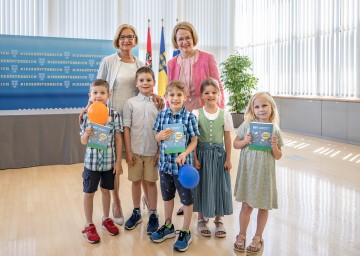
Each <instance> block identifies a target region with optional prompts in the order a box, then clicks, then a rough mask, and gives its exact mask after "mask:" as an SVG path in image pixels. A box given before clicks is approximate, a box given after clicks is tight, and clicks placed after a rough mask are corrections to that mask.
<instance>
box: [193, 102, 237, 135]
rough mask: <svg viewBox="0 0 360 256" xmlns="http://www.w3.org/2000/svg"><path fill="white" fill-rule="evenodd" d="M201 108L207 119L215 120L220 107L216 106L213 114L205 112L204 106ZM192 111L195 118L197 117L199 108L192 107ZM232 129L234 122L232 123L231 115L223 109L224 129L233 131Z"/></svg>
mask: <svg viewBox="0 0 360 256" xmlns="http://www.w3.org/2000/svg"><path fill="white" fill-rule="evenodd" d="M202 109H203V110H204V115H205V116H206V118H207V119H209V120H215V119H216V118H217V117H218V115H219V109H220V108H218V109H217V111H216V113H214V114H211V113H208V112H206V110H205V108H204V107H203V108H202ZM192 113H193V114H194V115H195V116H196V119H199V110H198V109H194V110H193V111H192ZM233 130H234V124H233V120H232V116H231V114H230V113H229V112H227V111H225V112H224V131H226V132H228V131H233Z"/></svg>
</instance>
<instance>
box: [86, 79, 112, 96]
mask: <svg viewBox="0 0 360 256" xmlns="http://www.w3.org/2000/svg"><path fill="white" fill-rule="evenodd" d="M95 86H104V87H105V88H106V90H107V92H108V93H109V92H110V85H109V83H108V82H107V81H106V80H104V79H96V80H94V81H93V82H92V83H91V85H90V91H91V89H92V88H93V87H95Z"/></svg>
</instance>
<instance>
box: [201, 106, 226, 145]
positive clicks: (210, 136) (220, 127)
mask: <svg viewBox="0 0 360 256" xmlns="http://www.w3.org/2000/svg"><path fill="white" fill-rule="evenodd" d="M199 131H200V136H199V141H200V142H210V143H219V144H220V143H223V141H224V110H223V109H219V115H218V117H217V118H216V119H215V120H209V119H207V118H206V116H205V114H204V109H202V108H199Z"/></svg>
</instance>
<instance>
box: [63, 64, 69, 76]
mask: <svg viewBox="0 0 360 256" xmlns="http://www.w3.org/2000/svg"><path fill="white" fill-rule="evenodd" d="M64 72H65V73H66V74H68V73H69V72H70V66H64Z"/></svg>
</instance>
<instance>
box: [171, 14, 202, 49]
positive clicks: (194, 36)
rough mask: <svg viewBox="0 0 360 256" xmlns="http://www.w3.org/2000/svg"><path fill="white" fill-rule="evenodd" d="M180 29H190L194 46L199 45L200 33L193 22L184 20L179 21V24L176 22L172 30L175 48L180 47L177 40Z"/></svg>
mask: <svg viewBox="0 0 360 256" xmlns="http://www.w3.org/2000/svg"><path fill="white" fill-rule="evenodd" d="M179 29H185V30H187V31H189V32H190V34H191V37H192V39H193V42H194V46H196V45H197V43H198V40H199V38H198V34H197V32H196V29H195V28H194V26H193V25H192V24H191V23H189V22H187V21H183V22H179V23H178V24H176V25H175V27H174V29H173V31H172V35H171V40H172V44H173V47H174V48H175V49H179V46H178V44H177V41H176V33H177V31H178V30H179Z"/></svg>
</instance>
